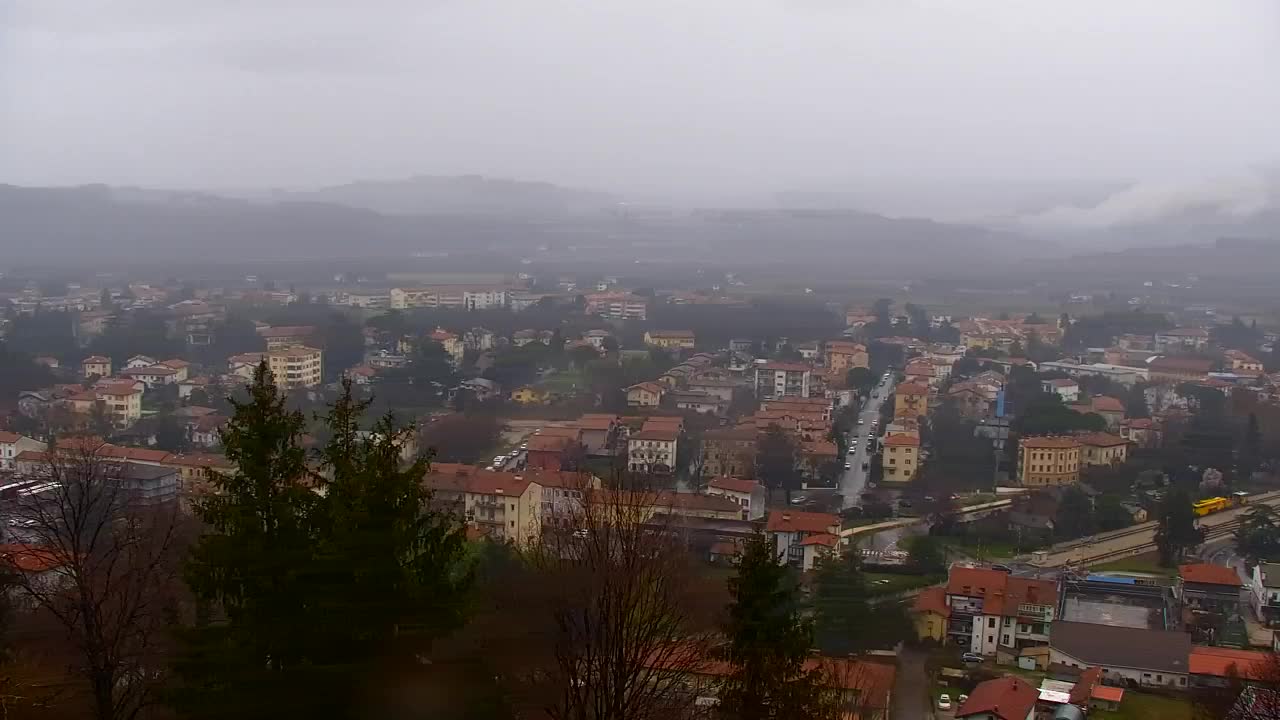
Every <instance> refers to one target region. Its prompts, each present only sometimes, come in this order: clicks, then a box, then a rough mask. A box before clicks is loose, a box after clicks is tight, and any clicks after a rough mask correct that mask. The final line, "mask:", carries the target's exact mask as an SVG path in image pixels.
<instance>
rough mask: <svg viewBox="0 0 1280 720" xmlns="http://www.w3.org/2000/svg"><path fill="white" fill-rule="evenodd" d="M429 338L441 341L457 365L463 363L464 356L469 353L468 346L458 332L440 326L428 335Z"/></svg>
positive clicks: (446, 352) (441, 345) (441, 344)
mask: <svg viewBox="0 0 1280 720" xmlns="http://www.w3.org/2000/svg"><path fill="white" fill-rule="evenodd" d="M427 339H429V340H432V341H434V342H438V343H440V347H442V348H444V351H445V354H447V355H448V356H449V358H450V360H452V361H453V364H454V366H455V367H456V366H458V365H460V364H462V358H463V357H464V356H465V355H466V353H467V347H466V345H464V344H463V342H462V340H461V339H459V338H458V336H457V335H456V334H454V333H451V332H449V331H448V330H445V329H444V328H441V327H438V328H436V329H435V330H432V331H431V334H430V335H427Z"/></svg>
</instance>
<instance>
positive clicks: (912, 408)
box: [893, 383, 929, 418]
mask: <svg viewBox="0 0 1280 720" xmlns="http://www.w3.org/2000/svg"><path fill="white" fill-rule="evenodd" d="M893 414H894V415H895V416H898V417H910V418H917V417H923V416H925V415H928V414H929V388H928V386H926V385H917V384H915V383H902V384H901V385H898V386H897V387H896V388H894V389H893Z"/></svg>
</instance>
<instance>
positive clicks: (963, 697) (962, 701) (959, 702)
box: [956, 695, 969, 708]
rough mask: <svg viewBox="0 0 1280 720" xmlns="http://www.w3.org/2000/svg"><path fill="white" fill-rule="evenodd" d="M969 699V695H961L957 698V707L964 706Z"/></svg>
mask: <svg viewBox="0 0 1280 720" xmlns="http://www.w3.org/2000/svg"><path fill="white" fill-rule="evenodd" d="M968 700H969V696H968V695H961V696H960V697H958V698H956V707H957V708H960V707H964V704H965V702H967V701H968Z"/></svg>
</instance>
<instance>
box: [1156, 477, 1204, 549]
mask: <svg viewBox="0 0 1280 720" xmlns="http://www.w3.org/2000/svg"><path fill="white" fill-rule="evenodd" d="M1156 520H1157V525H1156V535H1155V541H1156V548H1157V549H1158V550H1159V551H1160V564H1161V565H1163V566H1164V567H1173V566H1175V565H1177V564H1178V562H1179V561H1180V560H1181V559H1182V556H1183V555H1185V554H1186V553H1187V552H1189V551H1191V550H1194V549H1195V548H1197V547H1199V546H1200V544H1201V543H1203V542H1204V530H1202V529H1200V528H1198V527H1196V516H1195V513H1194V512H1193V511H1192V510H1191V497H1190V496H1188V495H1187V492H1186V490H1183V489H1182V488H1179V487H1176V486H1174V487H1170V488H1169V492H1168V494H1167V495H1165V498H1164V501H1163V502H1161V503H1160V507H1159V510H1158V514H1157V518H1156Z"/></svg>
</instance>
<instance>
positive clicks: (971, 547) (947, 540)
mask: <svg viewBox="0 0 1280 720" xmlns="http://www.w3.org/2000/svg"><path fill="white" fill-rule="evenodd" d="M939 539H940V540H941V541H942V544H943V545H945V546H946V547H947V549H948V550H952V551H954V552H957V553H959V554H961V555H965V556H968V557H973V558H978V559H980V560H1003V559H1008V558H1011V557H1013V556H1015V555H1017V554H1018V553H1019V551H1020V550H1019V548H1016V547H1014V546H1013V544H1012V543H1002V542H989V541H978V540H973V539H970V538H952V537H944V538H939ZM1028 549H1029V548H1022V549H1021V551H1022V552H1026V551H1027V550H1028Z"/></svg>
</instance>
